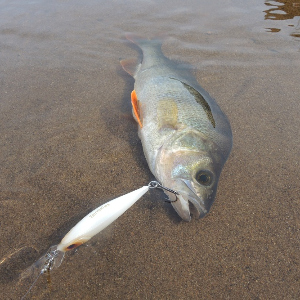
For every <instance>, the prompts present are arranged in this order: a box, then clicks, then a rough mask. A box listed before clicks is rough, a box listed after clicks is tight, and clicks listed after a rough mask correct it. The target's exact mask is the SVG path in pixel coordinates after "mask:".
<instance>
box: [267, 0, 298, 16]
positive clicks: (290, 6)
mask: <svg viewBox="0 0 300 300" xmlns="http://www.w3.org/2000/svg"><path fill="white" fill-rule="evenodd" d="M265 5H267V6H268V7H270V8H269V9H267V10H265V11H264V12H265V13H266V15H265V19H266V20H267V19H272V20H288V19H293V18H294V17H296V16H300V1H299V0H287V1H265Z"/></svg>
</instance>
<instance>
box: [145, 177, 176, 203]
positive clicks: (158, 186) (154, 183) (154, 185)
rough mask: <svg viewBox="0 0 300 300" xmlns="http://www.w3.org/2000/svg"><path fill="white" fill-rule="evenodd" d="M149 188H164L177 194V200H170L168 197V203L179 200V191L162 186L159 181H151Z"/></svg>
mask: <svg viewBox="0 0 300 300" xmlns="http://www.w3.org/2000/svg"><path fill="white" fill-rule="evenodd" d="M148 187H149V189H162V190H166V191H168V192H170V193H172V194H174V195H175V197H176V199H175V200H170V198H169V197H168V200H166V202H168V203H172V202H176V201H177V200H178V197H177V195H179V193H178V192H176V191H174V190H171V189H169V188H167V187H165V186H162V185H161V184H160V183H159V182H158V181H150V182H149V184H148Z"/></svg>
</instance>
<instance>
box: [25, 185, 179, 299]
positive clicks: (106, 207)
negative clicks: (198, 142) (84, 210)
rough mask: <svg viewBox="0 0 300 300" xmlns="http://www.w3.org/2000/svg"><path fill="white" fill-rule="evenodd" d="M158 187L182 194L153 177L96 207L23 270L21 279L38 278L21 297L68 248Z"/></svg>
mask: <svg viewBox="0 0 300 300" xmlns="http://www.w3.org/2000/svg"><path fill="white" fill-rule="evenodd" d="M155 188H158V189H163V190H166V191H168V192H171V193H173V194H174V195H175V196H176V199H177V195H179V194H178V193H177V192H176V191H173V190H171V189H169V188H166V187H163V186H162V185H161V184H160V183H159V182H157V181H151V182H150V183H149V184H148V185H147V186H143V187H141V188H139V189H137V190H134V191H132V192H130V193H128V194H125V195H123V196H120V197H118V198H116V199H113V200H111V201H109V202H107V203H105V204H102V205H101V206H99V207H97V208H96V209H94V210H93V211H92V212H90V213H89V214H88V215H86V216H85V217H84V218H83V219H82V220H81V221H79V222H78V223H77V224H76V225H75V226H74V227H73V228H72V229H71V230H70V231H69V232H68V233H67V234H66V235H65V236H64V238H63V239H62V240H61V242H60V243H59V244H58V245H54V246H51V247H50V248H49V250H48V251H47V252H46V254H45V255H43V256H42V257H41V258H40V259H38V260H37V261H36V262H35V263H34V264H33V265H31V266H30V267H29V268H28V269H27V270H25V271H24V273H23V274H22V276H21V280H22V279H24V278H28V277H30V278H35V280H34V282H33V283H32V285H31V286H30V288H29V290H28V291H27V292H26V294H25V295H24V296H23V297H22V299H21V300H23V299H25V297H26V296H27V295H28V293H29V292H30V290H31V289H32V287H33V286H34V285H35V283H36V282H37V280H38V279H39V277H40V276H41V275H42V274H44V273H46V272H47V273H48V274H49V273H50V271H52V270H53V269H54V268H58V267H59V266H60V265H61V263H62V261H63V259H64V255H65V252H67V251H69V250H71V249H75V248H76V247H78V246H80V245H82V244H84V243H85V242H87V241H88V240H89V239H91V238H92V237H93V236H94V235H96V234H97V233H99V232H100V231H102V230H103V229H104V228H106V227H107V226H108V225H110V224H111V223H112V222H114V221H115V220H116V219H117V218H118V217H120V216H121V215H122V214H123V213H124V212H125V211H126V210H127V209H129V208H130V207H131V206H132V205H133V204H134V203H135V202H136V201H137V200H139V199H140V198H141V197H142V196H143V195H145V194H146V192H147V191H148V190H149V189H155ZM175 201H176V200H175Z"/></svg>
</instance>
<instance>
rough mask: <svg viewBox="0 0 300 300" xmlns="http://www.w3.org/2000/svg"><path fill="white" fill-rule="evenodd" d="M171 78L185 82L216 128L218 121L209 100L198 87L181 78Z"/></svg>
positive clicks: (184, 84)
mask: <svg viewBox="0 0 300 300" xmlns="http://www.w3.org/2000/svg"><path fill="white" fill-rule="evenodd" d="M170 79H174V80H177V81H180V82H181V83H182V84H183V86H184V87H185V88H186V89H187V90H188V91H189V93H190V94H191V95H192V96H193V97H194V99H195V100H196V102H197V103H198V104H200V105H201V106H202V108H203V110H204V112H205V113H206V116H207V118H208V120H209V121H210V123H211V125H212V126H213V127H214V128H216V121H215V119H214V116H213V114H212V111H211V108H210V106H209V104H208V103H207V101H206V100H205V99H204V97H203V96H202V95H201V94H200V93H199V92H198V91H197V90H196V89H194V88H193V87H192V86H190V85H188V84H187V83H185V82H183V81H181V80H179V79H176V78H170Z"/></svg>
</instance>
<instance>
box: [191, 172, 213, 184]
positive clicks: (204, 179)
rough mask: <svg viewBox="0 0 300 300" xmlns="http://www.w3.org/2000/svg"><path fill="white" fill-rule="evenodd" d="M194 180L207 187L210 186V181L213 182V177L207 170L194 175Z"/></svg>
mask: <svg viewBox="0 0 300 300" xmlns="http://www.w3.org/2000/svg"><path fill="white" fill-rule="evenodd" d="M195 178H196V180H197V181H198V182H199V183H200V184H202V185H205V186H209V185H211V183H212V181H213V175H212V173H211V172H209V171H207V170H201V171H199V172H198V173H197V174H196V177H195Z"/></svg>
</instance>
